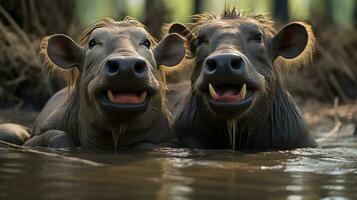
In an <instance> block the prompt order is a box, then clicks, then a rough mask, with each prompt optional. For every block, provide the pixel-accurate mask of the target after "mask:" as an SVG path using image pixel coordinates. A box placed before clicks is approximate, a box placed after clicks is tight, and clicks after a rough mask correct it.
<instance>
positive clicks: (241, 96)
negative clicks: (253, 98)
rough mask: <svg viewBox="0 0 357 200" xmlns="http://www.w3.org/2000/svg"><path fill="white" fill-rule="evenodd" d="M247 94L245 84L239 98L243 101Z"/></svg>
mask: <svg viewBox="0 0 357 200" xmlns="http://www.w3.org/2000/svg"><path fill="white" fill-rule="evenodd" d="M246 94H247V86H246V85H245V84H243V86H242V88H241V89H240V92H239V96H240V98H241V100H243V99H244V98H245V95H246Z"/></svg>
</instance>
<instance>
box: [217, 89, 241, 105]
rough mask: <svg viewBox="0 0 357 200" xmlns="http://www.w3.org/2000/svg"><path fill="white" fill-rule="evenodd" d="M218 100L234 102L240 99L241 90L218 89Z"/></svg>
mask: <svg viewBox="0 0 357 200" xmlns="http://www.w3.org/2000/svg"><path fill="white" fill-rule="evenodd" d="M214 100H216V101H224V102H233V101H240V100H241V98H240V96H239V91H237V90H236V89H222V90H218V91H217V97H216V98H214Z"/></svg>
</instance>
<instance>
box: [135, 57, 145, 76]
mask: <svg viewBox="0 0 357 200" xmlns="http://www.w3.org/2000/svg"><path fill="white" fill-rule="evenodd" d="M146 67H147V66H146V62H145V61H143V60H139V61H136V62H135V64H134V70H135V72H136V73H138V74H142V73H144V72H145V71H146Z"/></svg>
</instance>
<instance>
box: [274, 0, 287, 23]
mask: <svg viewBox="0 0 357 200" xmlns="http://www.w3.org/2000/svg"><path fill="white" fill-rule="evenodd" d="M273 12H274V18H275V20H276V21H278V22H279V23H282V24H284V23H286V22H288V20H289V5H288V0H274V11H273Z"/></svg>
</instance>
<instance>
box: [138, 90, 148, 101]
mask: <svg viewBox="0 0 357 200" xmlns="http://www.w3.org/2000/svg"><path fill="white" fill-rule="evenodd" d="M146 95H147V92H145V91H144V92H142V93H141V95H140V97H139V102H143V101H144V100H145V98H146Z"/></svg>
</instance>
